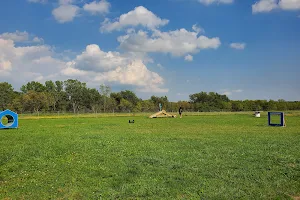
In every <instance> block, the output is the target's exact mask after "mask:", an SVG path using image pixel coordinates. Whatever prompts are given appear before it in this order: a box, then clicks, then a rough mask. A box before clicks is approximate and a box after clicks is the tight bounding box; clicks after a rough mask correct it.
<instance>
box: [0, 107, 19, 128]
mask: <svg viewBox="0 0 300 200" xmlns="http://www.w3.org/2000/svg"><path fill="white" fill-rule="evenodd" d="M4 117H6V118H7V119H8V123H7V124H3V118H4ZM8 128H18V114H17V113H15V112H13V111H11V110H5V111H0V129H8Z"/></svg>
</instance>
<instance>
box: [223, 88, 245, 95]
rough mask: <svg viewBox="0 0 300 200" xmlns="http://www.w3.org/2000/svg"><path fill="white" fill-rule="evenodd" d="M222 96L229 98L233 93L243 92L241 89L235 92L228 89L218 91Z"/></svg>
mask: <svg viewBox="0 0 300 200" xmlns="http://www.w3.org/2000/svg"><path fill="white" fill-rule="evenodd" d="M220 91H221V94H222V95H226V96H231V95H232V94H233V93H241V92H243V90H242V89H237V90H229V89H222V90H220Z"/></svg>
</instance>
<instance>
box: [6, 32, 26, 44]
mask: <svg viewBox="0 0 300 200" xmlns="http://www.w3.org/2000/svg"><path fill="white" fill-rule="evenodd" d="M0 38H2V39H5V40H12V41H14V42H25V41H28V40H29V34H28V33H27V32H26V31H24V32H20V31H16V32H14V33H2V34H1V35H0Z"/></svg>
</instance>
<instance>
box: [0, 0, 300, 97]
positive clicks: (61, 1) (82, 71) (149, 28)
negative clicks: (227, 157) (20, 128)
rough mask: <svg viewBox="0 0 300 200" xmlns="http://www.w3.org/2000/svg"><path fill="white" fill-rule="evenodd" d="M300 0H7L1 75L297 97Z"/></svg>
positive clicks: (18, 80)
mask: <svg viewBox="0 0 300 200" xmlns="http://www.w3.org/2000/svg"><path fill="white" fill-rule="evenodd" d="M299 76H300V0H280V1H278V0H259V1H241V0H143V1H141V0H139V1H138V0H128V1H120V0H118V1H117V0H101V1H98V0H97V1H93V0H10V1H1V3H0V81H1V82H2V81H7V82H9V83H11V84H12V85H13V87H14V88H15V89H17V90H18V89H19V88H20V86H21V85H22V84H25V83H27V82H28V81H31V80H36V81H40V82H44V81H45V80H67V79H68V78H74V79H79V80H81V81H84V82H87V83H88V86H90V87H95V88H99V85H100V84H102V83H104V84H107V85H110V86H111V87H112V89H113V91H120V90H125V89H130V90H133V91H135V92H136V93H137V95H138V96H139V97H141V98H144V99H147V98H149V97H150V96H151V95H153V94H154V95H158V96H165V95H166V96H168V98H169V100H171V101H177V100H188V95H189V94H193V93H197V92H200V91H207V92H210V91H213V92H218V93H221V94H227V95H228V96H229V98H230V99H241V100H244V99H266V100H268V99H275V100H278V99H286V100H300V78H299Z"/></svg>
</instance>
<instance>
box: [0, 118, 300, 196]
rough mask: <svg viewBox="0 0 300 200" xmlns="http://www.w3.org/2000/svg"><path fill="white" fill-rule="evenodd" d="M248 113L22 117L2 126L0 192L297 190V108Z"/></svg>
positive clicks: (254, 192)
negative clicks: (280, 120) (274, 121)
mask: <svg viewBox="0 0 300 200" xmlns="http://www.w3.org/2000/svg"><path fill="white" fill-rule="evenodd" d="M251 114H252V113H251ZM251 114H245V113H240V114H228V113H227V114H219V113H215V114H211V113H210V114H201V115H200V116H184V117H183V118H182V119H180V118H171V119H148V118H146V117H145V116H142V115H138V116H127V117H105V116H103V115H99V116H98V117H91V116H90V117H88V116H84V117H76V116H75V117H70V118H65V119H64V118H55V117H53V119H51V118H50V117H49V118H39V119H38V118H33V117H26V116H24V117H21V119H20V122H19V129H14V130H0V145H1V147H0V199H291V198H292V197H297V196H300V150H299V146H300V123H299V122H300V116H299V115H298V114H297V113H296V114H295V115H294V114H293V113H290V114H289V116H287V117H286V123H287V127H285V128H283V127H269V126H267V116H266V113H263V114H262V117H261V118H255V117H253V115H251ZM195 115H196V114H195ZM95 116H96V115H95ZM129 119H131V120H132V119H134V120H135V123H134V124H129V123H128V120H129Z"/></svg>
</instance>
